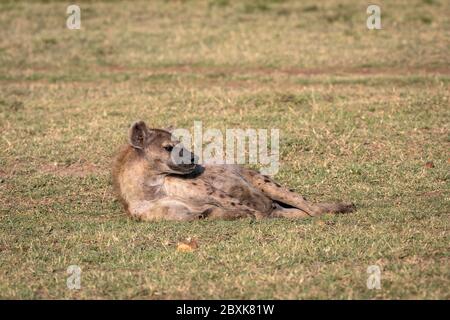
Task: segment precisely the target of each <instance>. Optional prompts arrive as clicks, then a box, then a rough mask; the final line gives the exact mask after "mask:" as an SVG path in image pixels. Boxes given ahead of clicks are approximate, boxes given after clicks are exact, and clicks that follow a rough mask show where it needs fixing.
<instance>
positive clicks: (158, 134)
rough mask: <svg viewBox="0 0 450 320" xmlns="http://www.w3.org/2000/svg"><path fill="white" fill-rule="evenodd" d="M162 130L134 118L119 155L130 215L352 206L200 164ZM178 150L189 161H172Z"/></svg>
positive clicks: (285, 212) (230, 214)
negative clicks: (314, 198) (307, 197)
mask: <svg viewBox="0 0 450 320" xmlns="http://www.w3.org/2000/svg"><path fill="white" fill-rule="evenodd" d="M178 143H179V142H178V141H177V140H176V139H174V138H173V137H172V134H171V133H170V132H168V131H166V130H161V129H150V128H148V127H147V125H146V124H145V123H144V122H143V121H138V122H135V123H134V124H133V125H132V126H131V128H130V133H129V143H128V144H127V145H125V146H123V148H122V149H121V150H120V152H119V153H118V155H117V157H116V160H115V163H114V168H113V181H114V186H115V188H116V191H117V194H118V196H119V199H120V200H121V202H122V203H123V205H124V207H125V210H126V211H127V213H128V214H130V215H131V216H132V217H136V218H138V219H142V220H159V219H165V220H178V221H189V220H197V219H205V218H208V219H237V218H245V217H251V218H274V217H284V218H306V217H312V216H319V215H322V214H324V213H346V212H352V211H354V210H355V207H354V205H353V204H351V203H311V202H309V201H306V200H305V198H303V197H302V196H300V195H298V194H296V193H295V192H292V191H290V190H288V189H286V188H284V187H282V186H281V185H279V184H278V183H277V182H275V181H274V180H272V179H271V178H270V177H268V176H264V175H261V174H260V173H259V172H257V171H254V170H251V169H247V168H244V167H242V166H237V165H199V164H195V162H196V161H195V156H194V154H192V153H191V152H190V151H188V150H186V149H184V148H181V149H180V148H178V146H179V145H178ZM174 152H178V153H180V154H181V155H183V156H184V157H185V158H186V156H188V159H191V161H189V162H188V163H184V164H179V163H178V161H174V160H173V158H174V157H173V153H174Z"/></svg>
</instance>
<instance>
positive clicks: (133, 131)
mask: <svg viewBox="0 0 450 320" xmlns="http://www.w3.org/2000/svg"><path fill="white" fill-rule="evenodd" d="M149 136H150V130H149V129H148V128H147V125H146V124H145V122H144V121H142V120H141V121H136V122H135V123H133V124H132V125H131V128H130V136H129V140H130V145H131V146H132V147H133V148H136V149H144V147H145V142H146V141H147V140H148V138H149Z"/></svg>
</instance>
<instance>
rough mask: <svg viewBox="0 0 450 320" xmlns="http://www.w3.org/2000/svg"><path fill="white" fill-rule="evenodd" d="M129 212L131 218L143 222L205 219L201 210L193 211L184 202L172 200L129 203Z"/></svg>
mask: <svg viewBox="0 0 450 320" xmlns="http://www.w3.org/2000/svg"><path fill="white" fill-rule="evenodd" d="M129 212H130V214H131V216H132V217H133V218H136V219H138V220H144V221H154V220H175V221H192V220H198V219H202V218H205V216H204V214H203V212H202V211H201V210H193V209H192V208H190V207H189V206H188V205H187V204H185V203H184V202H182V201H180V200H178V199H172V198H163V199H159V200H156V201H147V200H139V201H133V202H131V203H130V206H129Z"/></svg>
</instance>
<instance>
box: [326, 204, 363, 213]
mask: <svg viewBox="0 0 450 320" xmlns="http://www.w3.org/2000/svg"><path fill="white" fill-rule="evenodd" d="M319 207H320V208H321V209H322V210H321V211H322V212H323V213H350V212H354V211H356V206H355V205H354V204H353V203H351V202H336V203H321V204H319Z"/></svg>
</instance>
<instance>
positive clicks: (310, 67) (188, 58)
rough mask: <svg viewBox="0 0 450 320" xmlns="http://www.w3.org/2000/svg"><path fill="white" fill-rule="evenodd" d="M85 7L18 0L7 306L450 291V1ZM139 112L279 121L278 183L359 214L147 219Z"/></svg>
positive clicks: (0, 111)
mask: <svg viewBox="0 0 450 320" xmlns="http://www.w3.org/2000/svg"><path fill="white" fill-rule="evenodd" d="M79 4H80V6H81V17H82V30H79V31H74V30H68V29H66V28H65V19H66V15H65V10H66V5H67V4H66V3H65V2H63V1H62V2H56V1H55V2H53V1H44V2H23V1H19V2H10V1H7V2H0V28H1V29H2V30H3V31H2V37H1V38H0V131H1V139H0V297H1V298H26V299H30V298H38V299H45V298H83V299H85V298H95V299H99V298H139V299H167V298H195V299H196V298H214V299H215V298H226V299H229V298H255V299H262V298H275V299H303V298H313V299H316V298H330V299H372V298H375V299H378V298H390V299H400V298H406V299H412V298H425V299H437V298H441V299H449V298H450V295H449V291H448V288H449V286H450V263H449V262H450V257H449V240H450V237H449V221H450V219H449V218H450V192H449V189H450V188H449V172H450V171H449V169H450V154H449V152H448V151H449V146H450V132H449V123H450V108H449V98H450V94H449V80H450V69H449V65H450V59H449V55H448V48H449V44H450V42H449V37H448V35H449V32H450V25H449V17H448V15H447V14H446V12H449V3H448V1H440V0H436V1H414V4H411V3H410V1H396V2H395V3H394V2H386V3H384V2H381V3H379V5H380V6H381V10H382V26H383V30H378V31H377V30H371V31H369V30H367V28H366V25H365V20H366V17H367V15H366V12H365V11H366V7H365V4H361V3H360V2H356V1H326V2H320V3H316V2H314V1H307V2H303V1H302V2H294V1H293V2H290V1H257V2H251V1H248V2H242V3H241V2H240V3H235V2H233V1H209V2H196V1H186V2H184V1H182V2H180V1H165V2H160V3H157V4H156V3H153V2H151V3H147V2H133V5H129V4H128V5H127V3H125V2H122V1H114V2H82V1H80V2H79ZM136 119H144V120H146V121H147V122H148V123H149V124H151V125H152V126H154V127H166V126H168V125H170V124H173V125H175V126H178V127H187V128H191V127H192V126H193V121H194V120H202V121H203V127H204V128H219V129H225V128H227V127H228V128H237V127H241V128H246V127H252V128H269V129H270V128H279V129H280V131H281V132H280V135H281V141H280V142H281V143H280V145H281V159H280V161H281V167H280V172H279V173H278V174H277V176H276V178H277V180H279V181H280V182H281V183H282V184H283V185H286V186H289V187H290V188H293V189H295V190H296V191H298V192H299V193H301V194H303V195H305V196H307V197H308V198H310V199H314V200H318V201H320V200H322V201H324V200H333V199H344V200H351V201H354V202H355V203H356V205H357V207H358V211H357V213H355V214H351V215H341V216H325V217H321V218H317V219H309V220H298V221H290V220H281V219H278V220H275V219H274V220H266V221H250V220H240V221H231V222H229V221H228V222H225V221H222V222H221V221H201V222H194V223H172V222H160V223H142V222H141V223H140V222H136V221H133V220H130V219H128V218H127V217H126V216H125V215H124V214H123V211H122V208H121V207H120V205H119V203H118V202H117V201H116V200H115V197H114V195H113V193H112V187H111V184H110V176H109V170H110V165H111V159H112V156H113V155H114V151H115V149H116V148H117V146H118V145H120V144H121V143H122V142H124V141H125V139H126V132H127V128H128V126H129V124H130V123H131V122H132V121H133V120H136ZM428 161H432V162H433V164H434V167H433V168H428V167H427V166H426V165H425V164H426V163H427V162H428ZM188 237H195V238H196V239H197V240H198V244H199V248H198V249H197V250H195V251H194V252H191V253H181V252H178V251H177V250H176V244H177V242H178V241H181V240H183V239H186V238H188ZM72 264H76V265H79V266H80V267H81V269H82V280H81V286H82V287H81V290H78V291H72V290H68V289H67V287H66V279H67V276H68V275H67V274H66V269H67V267H68V266H69V265H72ZM370 265H379V266H380V267H381V268H382V280H381V285H382V288H381V290H368V289H367V287H366V280H367V277H368V274H367V273H366V270H367V267H368V266H370Z"/></svg>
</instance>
